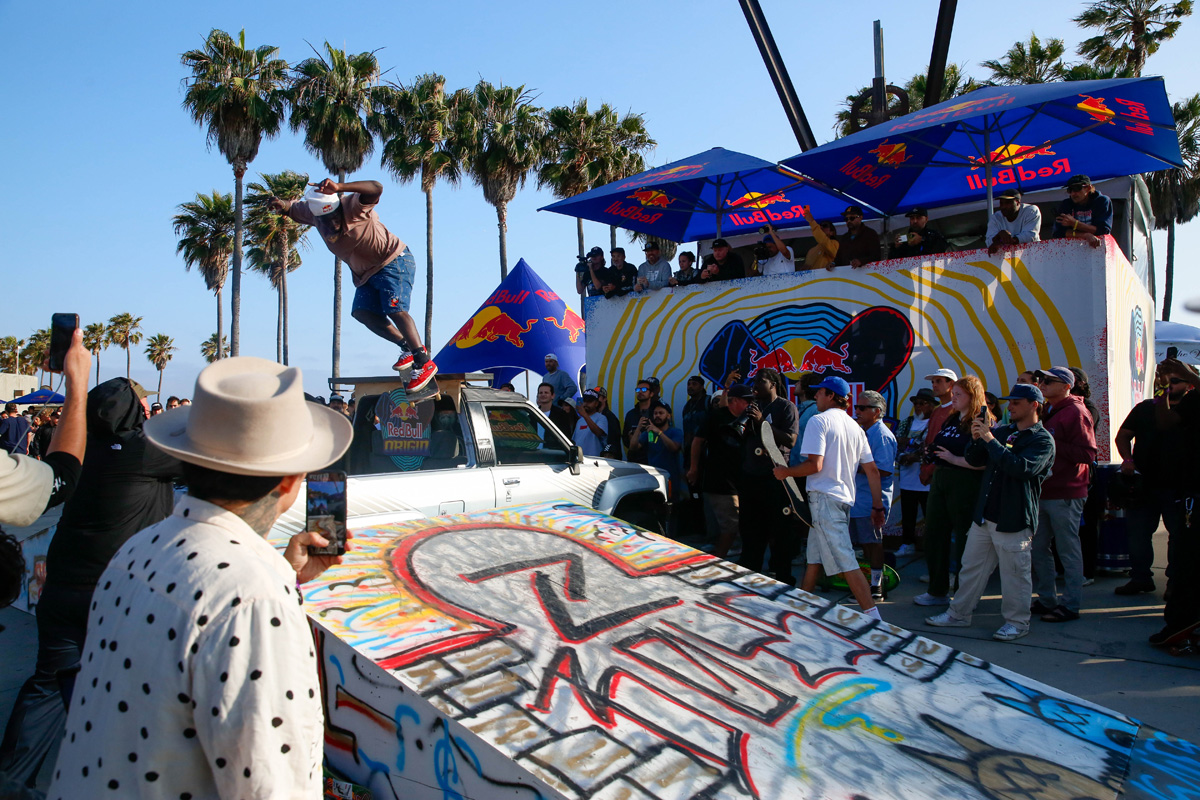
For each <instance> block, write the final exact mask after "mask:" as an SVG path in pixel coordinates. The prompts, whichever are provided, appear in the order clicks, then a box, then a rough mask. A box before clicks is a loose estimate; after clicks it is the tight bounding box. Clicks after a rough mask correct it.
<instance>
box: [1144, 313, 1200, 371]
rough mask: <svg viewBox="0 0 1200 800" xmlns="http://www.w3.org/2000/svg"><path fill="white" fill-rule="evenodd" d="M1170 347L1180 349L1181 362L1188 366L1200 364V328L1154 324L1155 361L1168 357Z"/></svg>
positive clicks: (1172, 323) (1179, 323) (1170, 323)
mask: <svg viewBox="0 0 1200 800" xmlns="http://www.w3.org/2000/svg"><path fill="white" fill-rule="evenodd" d="M1168 347H1178V348H1179V360H1180V361H1183V362H1184V363H1186V364H1200V328H1197V327H1195V326H1193V325H1184V324H1183V323H1182V322H1161V321H1160V322H1155V323H1154V360H1155V362H1159V361H1162V360H1163V359H1164V358H1166V357H1167V348H1168Z"/></svg>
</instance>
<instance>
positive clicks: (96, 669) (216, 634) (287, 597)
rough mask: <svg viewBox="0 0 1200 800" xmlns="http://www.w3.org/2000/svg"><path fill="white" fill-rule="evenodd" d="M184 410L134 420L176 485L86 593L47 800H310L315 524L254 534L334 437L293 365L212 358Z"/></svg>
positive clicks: (316, 744)
mask: <svg viewBox="0 0 1200 800" xmlns="http://www.w3.org/2000/svg"><path fill="white" fill-rule="evenodd" d="M194 398H195V399H194V401H193V403H192V404H191V405H190V406H187V407H180V408H176V409H172V410H170V411H166V412H164V413H162V414H160V415H158V416H156V417H153V418H151V419H150V420H147V422H146V423H145V432H146V437H147V438H148V439H149V440H150V442H152V443H153V444H154V445H156V446H157V447H159V448H160V449H162V450H164V451H166V452H167V453H169V454H170V455H173V456H175V457H176V458H178V459H179V460H180V461H182V462H183V468H184V477H185V479H186V481H187V484H188V494H187V496H186V497H184V498H182V499H181V500H180V501H179V502H178V504H177V505H176V506H175V511H174V514H173V515H172V516H170V517H168V518H167V519H166V520H164V521H162V522H160V523H158V524H157V525H152V526H151V527H149V528H146V529H145V530H143V531H141V532H140V533H138V534H135V535H134V536H133V537H132V538H130V539H129V541H128V542H126V543H125V545H124V546H123V547H122V548H121V549H120V550H119V551H117V554H116V555H115V556H114V557H113V559H112V561H111V562H110V563H109V565H108V568H107V569H106V570H105V572H104V574H103V575H102V576H101V578H100V584H99V585H98V586H97V587H96V592H95V594H94V596H93V603H92V607H91V611H90V614H89V616H88V631H87V643H86V645H85V647H84V653H85V654H84V658H83V667H82V670H81V671H80V673H79V675H78V677H77V679H76V681H75V685H74V693H73V696H72V699H71V711H70V714H69V715H68V718H67V733H66V737H65V738H64V739H63V741H62V750H61V752H60V754H59V759H58V764H57V767H56V769H55V773H54V783H53V784H52V786H51V789H50V792H51V795H52V796H55V797H57V796H63V797H99V796H100V795H108V794H111V795H112V796H114V797H137V796H155V797H189V796H190V797H249V798H268V797H270V798H283V797H319V796H320V794H321V786H320V783H321V740H322V731H323V722H322V712H321V698H320V695H319V694H318V692H319V691H320V689H319V685H318V681H317V661H316V657H315V653H314V651H313V640H312V634H311V632H310V630H309V626H308V622H307V619H306V617H305V615H304V612H303V610H302V608H301V607H300V604H301V603H302V602H303V600H302V597H301V595H300V590H299V584H300V583H302V582H304V581H307V580H311V579H312V578H314V577H316V576H317V575H319V574H320V573H321V572H323V571H324V570H325V569H326V568H327V567H329V566H330V565H331V564H333V563H337V562H338V561H340V559H338V558H334V557H330V556H310V555H309V554H308V548H307V545H310V544H312V545H317V546H323V545H326V544H328V542H327V541H326V540H325V539H324V538H322V537H321V536H320V535H319V534H317V533H313V532H302V533H299V534H297V535H296V536H293V537H292V539H291V541H290V542H289V544H288V546H287V549H286V550H285V551H284V553H282V554H281V553H279V552H278V551H277V550H276V549H275V548H274V547H273V546H272V545H271V544H269V543H268V542H267V540H266V539H265V538H264V537H265V536H266V534H267V532H268V531H270V529H271V527H272V526H273V525H274V524H275V521H276V520H277V519H278V518H279V516H280V515H281V514H282V513H283V512H284V511H286V510H287V509H288V508H289V507H291V505H292V503H293V502H294V501H295V500H296V497H297V496H298V494H299V492H300V488H301V484H302V483H303V482H304V476H305V474H306V473H308V472H312V471H314V470H319V469H321V468H323V467H326V466H328V465H329V464H330V463H332V462H333V461H336V460H337V459H338V458H339V457H341V455H342V454H343V453H344V452H345V451H346V448H347V447H348V446H349V445H350V439H351V436H352V433H351V427H350V423H349V422H348V421H347V420H346V418H345V416H343V415H342V414H339V413H337V412H336V411H333V410H331V409H329V408H325V407H323V406H319V405H317V404H315V403H309V402H306V401H305V399H304V391H303V382H302V377H301V374H300V370H298V369H295V368H288V367H284V366H282V365H280V364H275V363H273V362H270V361H265V360H263V359H259V358H248V357H242V358H228V359H222V360H220V361H218V362H216V363H215V364H213V365H211V366H209V367H208V368H206V369H205V370H204V371H203V372H201V373H200V375H199V377H197V379H196V390H195V395H194Z"/></svg>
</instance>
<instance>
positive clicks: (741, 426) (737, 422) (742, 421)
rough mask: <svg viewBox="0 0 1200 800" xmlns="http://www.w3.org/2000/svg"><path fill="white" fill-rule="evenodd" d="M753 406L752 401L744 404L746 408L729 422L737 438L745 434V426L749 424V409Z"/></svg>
mask: <svg viewBox="0 0 1200 800" xmlns="http://www.w3.org/2000/svg"><path fill="white" fill-rule="evenodd" d="M754 407H755V405H754V403H751V404H750V405H748V406H746V410H745V411H743V412H742V413H741V414H739V415H738V416H737V418H736V419H734V421H733V422H731V423H729V427H730V428H732V429H733V432H734V433H736V434H737V435H738V437H739V438H741V437H742V436H745V435H746V426H747V425H749V424H750V409H751V408H754Z"/></svg>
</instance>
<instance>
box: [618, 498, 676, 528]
mask: <svg viewBox="0 0 1200 800" xmlns="http://www.w3.org/2000/svg"><path fill="white" fill-rule="evenodd" d="M613 516H614V517H616V518H617V519H619V520H622V521H624V522H628V523H629V524H630V525H636V526H638V527H639V528H645V529H646V530H648V531H651V532H652V533H657V534H659V535H661V536H666V534H667V529H666V520H667V509H666V504H665V503H663V501H662V499H661V498H659V497H658V496H657V495H653V494H640V495H634V496H632V497H626V498H623V499H622V500H621V502H619V503H617V507H616V508H615V509H613Z"/></svg>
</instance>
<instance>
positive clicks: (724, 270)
mask: <svg viewBox="0 0 1200 800" xmlns="http://www.w3.org/2000/svg"><path fill="white" fill-rule="evenodd" d="M716 266H717V276H716V277H715V278H709V279H708V280H709V281H732V280H737V279H738V278H744V277H746V265H745V263H743V261H742V257H741V256H739V255H738V254H737V253H734V252H730V254H729V255H728V256H726V257H725V263H724V264H717V265H716Z"/></svg>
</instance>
